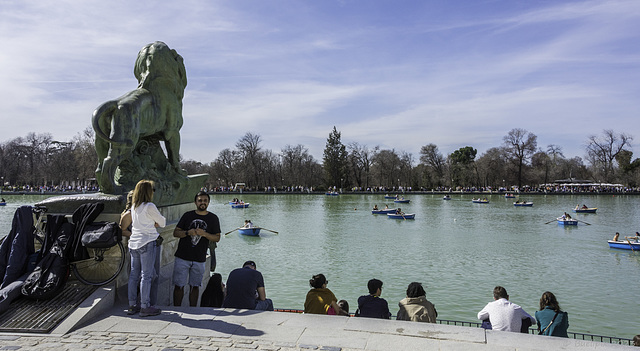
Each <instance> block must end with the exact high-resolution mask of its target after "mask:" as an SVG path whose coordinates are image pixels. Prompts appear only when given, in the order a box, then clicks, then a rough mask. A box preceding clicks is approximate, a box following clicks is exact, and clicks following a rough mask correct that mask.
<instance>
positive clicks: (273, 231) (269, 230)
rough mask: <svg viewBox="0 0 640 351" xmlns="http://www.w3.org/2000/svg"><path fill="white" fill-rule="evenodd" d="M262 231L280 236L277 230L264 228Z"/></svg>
mask: <svg viewBox="0 0 640 351" xmlns="http://www.w3.org/2000/svg"><path fill="white" fill-rule="evenodd" d="M262 229H263V230H266V231H268V232H272V233H276V234H278V232H276V231H275V230H271V229H267V228H262Z"/></svg>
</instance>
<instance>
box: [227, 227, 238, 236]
mask: <svg viewBox="0 0 640 351" xmlns="http://www.w3.org/2000/svg"><path fill="white" fill-rule="evenodd" d="M238 229H240V227H238V228H236V229H234V230H232V231H229V232H226V233H224V235H227V234H229V233H233V232H235V231H236V230H238Z"/></svg>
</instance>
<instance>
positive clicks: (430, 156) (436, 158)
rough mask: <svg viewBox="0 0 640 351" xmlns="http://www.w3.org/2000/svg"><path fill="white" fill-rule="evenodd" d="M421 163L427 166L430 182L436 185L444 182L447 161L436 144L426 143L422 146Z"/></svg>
mask: <svg viewBox="0 0 640 351" xmlns="http://www.w3.org/2000/svg"><path fill="white" fill-rule="evenodd" d="M420 163H421V164H423V165H424V166H425V167H426V168H427V172H428V175H427V176H428V177H429V180H430V181H429V183H432V184H434V185H435V186H441V185H443V184H444V172H445V167H446V165H447V161H446V159H445V158H444V156H443V155H442V153H440V151H439V150H438V147H437V146H436V144H429V145H424V146H422V148H420Z"/></svg>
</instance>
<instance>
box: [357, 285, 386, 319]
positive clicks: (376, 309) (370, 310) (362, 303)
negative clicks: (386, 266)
mask: <svg viewBox="0 0 640 351" xmlns="http://www.w3.org/2000/svg"><path fill="white" fill-rule="evenodd" d="M367 288H369V295H363V296H360V297H359V298H358V309H357V310H356V314H355V316H356V317H369V318H381V319H389V318H390V317H391V312H389V304H388V303H387V300H385V299H383V298H381V297H380V295H382V281H381V280H378V279H371V280H369V282H368V283H367Z"/></svg>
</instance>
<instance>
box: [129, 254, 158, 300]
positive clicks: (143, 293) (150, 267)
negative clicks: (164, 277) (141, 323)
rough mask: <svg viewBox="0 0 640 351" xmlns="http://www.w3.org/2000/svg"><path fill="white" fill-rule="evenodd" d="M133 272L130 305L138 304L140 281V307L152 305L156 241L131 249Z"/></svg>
mask: <svg viewBox="0 0 640 351" xmlns="http://www.w3.org/2000/svg"><path fill="white" fill-rule="evenodd" d="M129 253H130V254H131V273H130V274H129V291H128V299H129V306H135V305H136V299H137V296H138V282H140V308H147V307H149V306H150V304H151V302H150V294H151V284H152V281H153V278H154V277H155V275H156V272H155V267H154V266H155V262H156V242H155V241H152V242H150V243H148V244H146V245H145V246H143V247H141V248H139V249H129Z"/></svg>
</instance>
